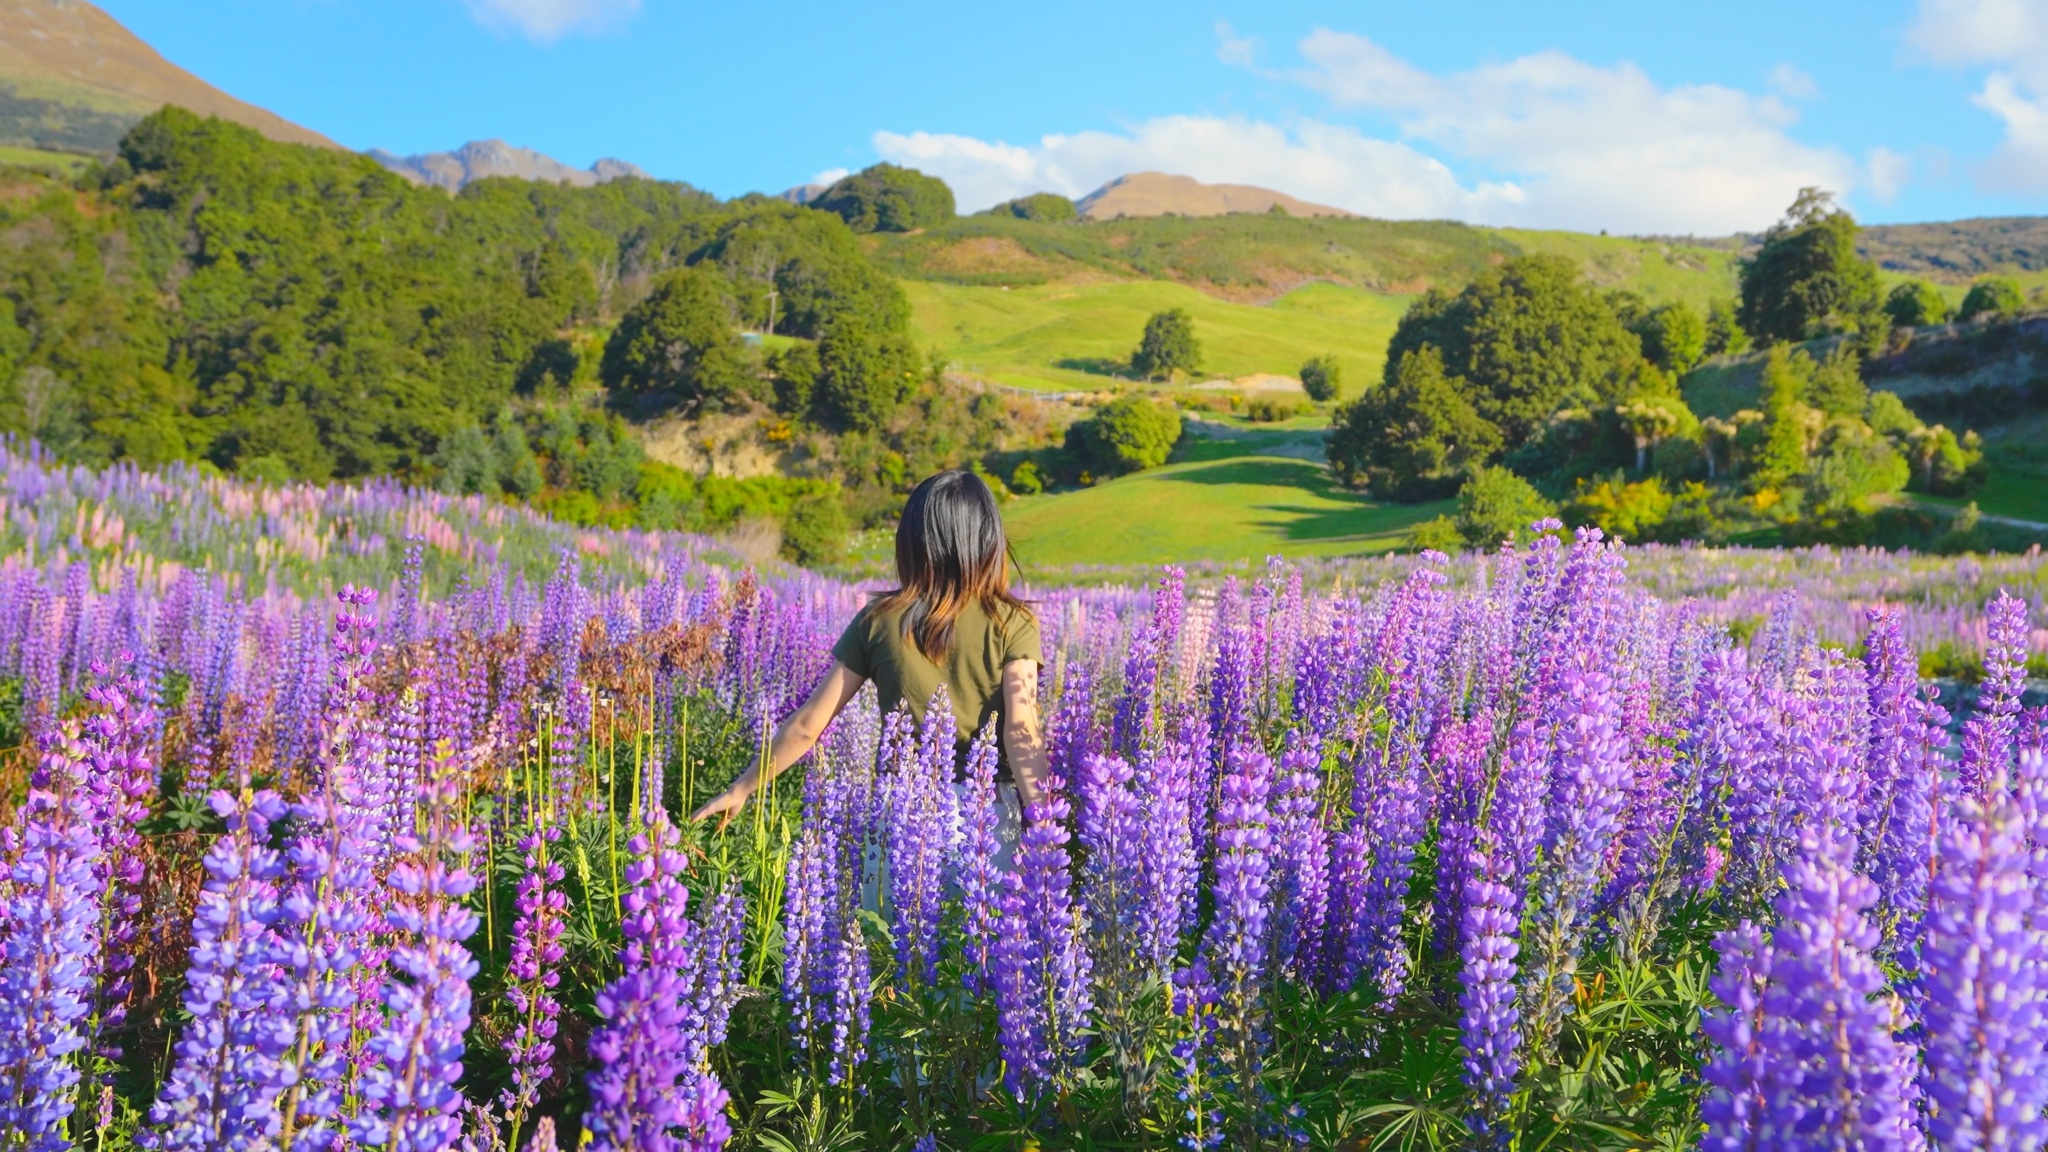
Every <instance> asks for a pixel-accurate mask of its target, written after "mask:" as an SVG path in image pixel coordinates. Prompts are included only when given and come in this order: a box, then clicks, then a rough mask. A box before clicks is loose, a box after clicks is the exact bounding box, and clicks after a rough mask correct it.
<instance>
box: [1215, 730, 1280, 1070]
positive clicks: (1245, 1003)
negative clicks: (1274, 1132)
mask: <svg viewBox="0 0 2048 1152" xmlns="http://www.w3.org/2000/svg"><path fill="white" fill-rule="evenodd" d="M1272 785H1273V762H1272V761H1271V760H1270V759H1268V758H1267V756H1266V754H1265V753H1264V752H1263V751H1261V750H1260V749H1259V748H1258V747H1257V746H1256V745H1249V746H1247V745H1240V746H1239V747H1238V748H1236V749H1235V750H1233V751H1232V752H1231V753H1230V755H1229V756H1228V757H1227V758H1226V759H1225V761H1224V776H1223V785H1222V795H1223V802H1222V805H1221V807H1219V808H1218V809H1217V813H1216V824H1217V833H1216V862H1215V863H1216V884H1215V893H1216V917H1215V919H1214V920H1212V921H1211V922H1210V924H1209V930H1208V933H1207V934H1206V935H1205V936H1204V937H1203V939H1202V956H1201V965H1202V969H1203V971H1204V973H1205V975H1206V977H1207V980H1208V982H1209V984H1210V988H1211V993H1210V995H1211V996H1213V1000H1214V1004H1215V1040H1214V1045H1215V1047H1214V1053H1215V1057H1216V1060H1217V1062H1218V1063H1220V1064H1221V1065H1222V1066H1223V1067H1224V1068H1226V1069H1228V1070H1229V1072H1230V1073H1231V1075H1232V1076H1233V1077H1235V1078H1236V1080H1237V1082H1238V1087H1239V1091H1240V1098H1241V1099H1242V1100H1244V1101H1246V1102H1247V1103H1250V1102H1252V1101H1254V1100H1255V1099H1256V1096H1257V1083H1258V1078H1259V1074H1260V1072H1261V1070H1262V1069H1263V1066H1264V1059H1265V1048H1266V1043H1267V1036H1266V1030H1265V1029H1266V1019H1265V1011H1266V1005H1265V986H1266V978H1267V966H1268V964H1269V962H1270V956H1271V950H1270V948H1269V947H1268V937H1269V933H1268V926H1269V922H1270V918H1271V916H1272V888H1271V885H1270V882H1269V878H1270V875H1271V869H1272V864H1271V855H1272V851H1273V835H1272V828H1271V825H1272V814H1271V812H1270V811H1269V810H1268V808H1267V801H1268V798H1269V794H1270V793H1271V791H1272Z"/></svg>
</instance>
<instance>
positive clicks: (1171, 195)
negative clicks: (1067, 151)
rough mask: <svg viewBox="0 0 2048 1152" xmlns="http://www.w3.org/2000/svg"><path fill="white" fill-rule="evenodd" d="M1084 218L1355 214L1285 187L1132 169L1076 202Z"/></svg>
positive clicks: (1075, 204)
mask: <svg viewBox="0 0 2048 1152" xmlns="http://www.w3.org/2000/svg"><path fill="white" fill-rule="evenodd" d="M1074 207H1075V208H1076V209H1077V210H1079V211H1080V213H1081V216H1082V218H1083V219H1086V220H1115V219H1118V218H1119V217H1134V216H1169V215H1170V216H1228V215H1231V214H1232V213H1240V212H1271V211H1273V210H1274V209H1275V208H1278V209H1280V210H1281V211H1283V212H1285V213H1287V214H1288V215H1289V216H1356V215H1357V213H1355V212H1347V211H1345V210H1344V209H1342V208H1332V207H1330V206H1329V205H1327V204H1311V203H1309V202H1308V201H1306V200H1297V199H1295V198H1294V197H1292V196H1289V195H1288V194H1287V193H1285V192H1275V191H1273V190H1272V189H1270V188H1256V187H1253V186H1252V185H1250V184H1204V183H1202V182H1201V181H1199V180H1197V179H1195V178H1194V177H1192V176H1174V175H1171V174H1169V173H1165V172H1133V173H1131V174H1130V175H1128V176H1119V177H1117V178H1116V179H1114V180H1111V181H1110V182H1109V183H1107V184H1104V185H1103V186H1102V187H1100V188H1097V189H1096V190H1095V191H1093V192H1090V193H1089V194H1088V195H1086V196H1083V197H1081V199H1079V200H1076V201H1075V202H1074Z"/></svg>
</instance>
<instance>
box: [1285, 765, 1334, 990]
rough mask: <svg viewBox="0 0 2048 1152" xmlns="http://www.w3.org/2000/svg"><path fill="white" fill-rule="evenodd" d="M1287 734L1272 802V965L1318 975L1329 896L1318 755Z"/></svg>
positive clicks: (1307, 976)
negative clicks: (1287, 738)
mask: <svg viewBox="0 0 2048 1152" xmlns="http://www.w3.org/2000/svg"><path fill="white" fill-rule="evenodd" d="M1295 735H1296V734H1290V738H1289V740H1288V746H1287V749H1286V750H1285V751H1284V752H1282V753H1281V754H1280V766H1279V770H1278V774H1279V794H1278V795H1277V796H1276V797H1275V798H1274V801H1273V819H1272V832H1273V848H1274V853H1273V863H1274V869H1273V872H1274V875H1273V949H1274V964H1275V968H1276V969H1281V968H1284V969H1287V970H1290V971H1292V972H1293V973H1294V975H1295V976H1296V977H1297V978H1299V979H1301V980H1302V981H1304V982H1314V981H1315V980H1316V979H1317V978H1318V977H1319V976H1320V974H1321V973H1320V969H1321V962H1322V949H1321V944H1322V939H1323V920H1324V918H1325V916H1326V915H1327V914H1328V911H1329V900H1330V834H1329V830H1328V829H1327V828H1325V827H1324V826H1323V814H1322V784H1323V776H1322V757H1321V756H1320V755H1319V753H1318V750H1317V748H1316V747H1315V746H1314V745H1311V744H1309V743H1308V742H1306V741H1303V740H1300V739H1298V738H1295Z"/></svg>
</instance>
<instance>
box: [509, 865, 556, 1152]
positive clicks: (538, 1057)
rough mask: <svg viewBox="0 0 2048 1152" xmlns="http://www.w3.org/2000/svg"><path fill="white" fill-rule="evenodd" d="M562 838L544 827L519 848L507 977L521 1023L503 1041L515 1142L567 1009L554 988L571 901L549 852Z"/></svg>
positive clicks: (550, 1060)
mask: <svg viewBox="0 0 2048 1152" xmlns="http://www.w3.org/2000/svg"><path fill="white" fill-rule="evenodd" d="M561 835H562V832H561V828H560V827H559V826H558V825H554V824H543V825H541V826H539V827H536V828H534V829H532V830H531V831H529V832H527V834H526V836H525V837H524V838H523V839H522V840H521V841H520V844H519V847H520V850H521V851H522V852H524V853H525V866H526V871H525V874H524V875H522V876H521V877H520V878H519V895H518V898H517V900H516V902H515V905H514V906H515V908H516V909H517V910H518V913H519V918H518V920H517V921H516V922H515V923H514V924H513V925H512V955H511V957H510V959H509V960H508V962H507V964H506V973H505V974H506V976H507V977H508V987H507V988H506V993H505V995H506V999H508V1000H509V1001H511V1004H512V1011H513V1012H514V1013H515V1014H516V1019H517V1020H518V1023H517V1024H515V1025H514V1026H513V1029H512V1035H510V1036H509V1037H507V1038H506V1039H505V1041H504V1048H505V1062H506V1063H507V1064H508V1065H510V1066H511V1070H512V1083H511V1086H510V1087H509V1088H507V1089H506V1091H505V1096H504V1100H503V1101H502V1103H503V1104H504V1107H505V1111H506V1112H507V1114H508V1115H509V1116H510V1117H511V1118H512V1119H511V1128H512V1133H513V1140H514V1142H515V1143H516V1142H517V1137H518V1132H519V1126H520V1122H521V1120H522V1119H523V1118H524V1117H525V1115H526V1113H527V1112H528V1111H529V1110H531V1109H532V1108H533V1105H534V1102H535V1101H536V1100H537V1099H538V1097H539V1093H540V1086H541V1083H542V1082H543V1081H545V1080H546V1079H547V1078H548V1074H549V1073H550V1071H552V1067H553V1061H554V1056H555V1028H556V1023H555V1018H556V1017H557V1016H558V1015H559V1014H560V1012H561V1008H562V1006H561V1003H560V1002H559V1001H558V1000H556V998H555V987H556V986H557V985H558V984H560V983H561V979H562V974H561V971H560V968H561V963H562V958H563V956H564V955H565V954H566V952H567V950H566V949H565V948H564V947H563V946H562V930H563V928H564V927H565V926H566V921H567V919H568V914H569V897H568V894H567V893H566V892H564V891H563V890H562V887H561V884H562V878H563V876H564V874H565V873H564V870H563V868H562V862H561V861H560V860H559V859H557V858H556V857H555V856H554V855H553V854H552V853H551V851H550V849H551V848H552V846H553V845H554V843H555V842H556V841H557V840H559V839H560V838H561Z"/></svg>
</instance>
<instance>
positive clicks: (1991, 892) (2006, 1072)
mask: <svg viewBox="0 0 2048 1152" xmlns="http://www.w3.org/2000/svg"><path fill="white" fill-rule="evenodd" d="M1957 815H1958V818H1957V819H1956V820H1955V821H1954V822H1953V823H1952V824H1951V825H1950V826H1949V829H1948V833H1947V835H1945V836H1944V837H1943V838H1942V846H1941V849H1942V850H1941V872H1940V874H1939V875H1938V876H1937V877H1936V879H1935V881H1934V892H1933V898H1932V900H1931V901H1930V903H1929V907H1928V910H1927V925H1926V929H1925V936H1924V938H1923V941H1922V943H1921V947H1920V956H1919V960H1920V964H1919V968H1920V975H1921V980H1920V982H1919V987H1920V990H1921V996H1922V1002H1923V1006H1922V1008H1921V1012H1920V1020H1921V1023H1922V1025H1923V1026H1924V1027H1925V1029H1926V1033H1927V1061H1926V1069H1925V1071H1924V1072H1923V1074H1922V1078H1921V1086H1922V1089H1923V1090H1924V1092H1925V1093H1926V1096H1927V1099H1928V1101H1929V1103H1930V1104H1931V1105H1932V1108H1931V1109H1930V1115H1929V1116H1928V1121H1927V1129H1928V1135H1929V1137H1931V1138H1932V1140H1933V1142H1934V1146H1935V1147H1937V1148H1942V1149H1965V1148H1969V1149H1978V1148H1981V1149H1993V1148H2038V1147H2040V1146H2041V1144H2042V1142H2043V1139H2044V1137H2048V1122H2044V1121H2043V1118H2042V1109H2043V1107H2044V1106H2048V1017H2044V1009H2048V1004H2044V1003H2043V1001H2044V999H2048V969H2044V967H2043V961H2044V960H2048V954H2044V949H2043V945H2044V943H2048V940H2044V939H2043V934H2042V933H2041V932H2040V931H2038V930H2037V929H2035V928H2034V927H2033V926H2031V925H2029V924H2028V913H2029V912H2030V911H2031V910H2032V909H2031V905H2032V904H2033V903H2034V902H2035V901H2037V900H2039V899H2041V896H2040V895H2039V894H2038V893H2035V892H2034V891H2033V890H2032V883H2031V880H2030V878H2029V876H2028V865H2029V863H2030V860H2029V855H2030V854H2029V852H2028V848H2027V835H2026V828H2025V826H2024V822H2023V820H2022V818H2021V813H2020V809H2019V806H2018V804H2016V803H2015V802H2014V801H2013V800H2012V799H2011V798H2009V797H2007V796H2004V795H2000V794H1996V793H1994V794H1993V795H1992V797H1991V798H1990V799H1989V800H1988V801H1987V802H1981V803H1980V802H1978V801H1974V800H1967V799H1966V800H1965V801H1963V803H1962V805H1961V810H1960V811H1959V813H1958V814H1957Z"/></svg>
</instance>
